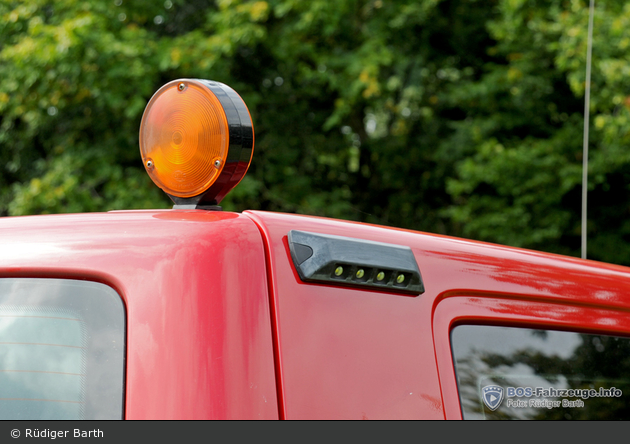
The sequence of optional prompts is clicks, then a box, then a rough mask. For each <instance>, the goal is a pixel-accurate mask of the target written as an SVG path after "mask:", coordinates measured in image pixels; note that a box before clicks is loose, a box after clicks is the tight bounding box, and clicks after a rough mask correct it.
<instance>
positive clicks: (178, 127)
mask: <svg viewBox="0 0 630 444" xmlns="http://www.w3.org/2000/svg"><path fill="white" fill-rule="evenodd" d="M253 148H254V132H253V126H252V121H251V117H250V114H249V111H248V109H247V106H246V105H245V102H243V99H241V97H240V96H239V95H238V94H237V93H236V92H235V91H234V90H233V89H232V88H230V87H228V86H227V85H224V84H222V83H219V82H213V81H208V80H193V79H181V80H175V81H172V82H170V83H167V84H166V85H164V86H163V87H162V88H160V89H159V90H158V91H157V92H156V93H155V95H154V96H153V97H152V98H151V100H150V101H149V104H148V105H147V107H146V109H145V111H144V115H143V116H142V123H141V125H140V153H141V155H142V161H143V163H144V166H145V168H146V170H147V173H148V174H149V176H150V177H151V179H152V180H153V182H155V184H156V185H157V186H159V187H160V188H162V189H163V190H164V191H165V192H166V193H167V194H168V195H169V196H170V197H171V199H173V201H174V202H175V203H176V204H199V205H202V204H209V205H213V204H217V203H218V202H220V200H221V199H222V198H223V197H224V196H225V194H227V192H228V191H230V190H231V189H232V188H233V187H234V186H236V185H237V184H238V182H240V180H241V179H242V178H243V176H244V175H245V172H246V171H247V168H248V167H249V164H250V162H251V157H252V153H253Z"/></svg>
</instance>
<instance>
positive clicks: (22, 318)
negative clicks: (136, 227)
mask: <svg viewBox="0 0 630 444" xmlns="http://www.w3.org/2000/svg"><path fill="white" fill-rule="evenodd" d="M124 339H125V311H124V306H123V303H122V300H121V298H120V296H119V295H118V293H116V292H115V291H114V290H113V289H112V288H110V287H108V286H106V285H103V284H99V283H96V282H89V281H76V280H64V279H18V278H16V279H0V419H121V418H122V417H123V387H124V352H125V350H124V345H125V343H124Z"/></svg>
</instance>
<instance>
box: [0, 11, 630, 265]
mask: <svg viewBox="0 0 630 444" xmlns="http://www.w3.org/2000/svg"><path fill="white" fill-rule="evenodd" d="M0 19H1V20H2V23H3V26H2V27H0V167H1V168H2V169H3V170H2V174H0V214H1V215H19V214H35V213H51V212H75V211H77V212H78V211H102V210H110V209H122V208H150V207H153V208H156V207H158V208H166V207H168V206H169V205H170V202H169V201H168V199H167V198H166V197H165V196H164V195H163V193H162V192H161V191H160V190H159V189H157V188H156V187H155V186H154V185H153V184H152V183H151V182H150V179H149V178H148V176H147V175H146V174H145V173H144V170H143V167H142V165H141V162H140V156H139V150H138V137H137V134H138V129H139V123H140V118H141V116H142V112H143V109H144V106H145V104H146V103H147V102H148V100H149V98H150V97H151V95H152V94H153V92H154V91H156V90H157V89H158V88H159V87H160V86H161V85H163V84H164V83H166V82H168V81H170V80H172V79H175V78H181V77H191V78H195V77H196V78H208V79H213V80H218V81H221V82H224V83H227V84H229V85H230V86H232V87H233V88H235V89H236V90H237V91H238V92H239V93H240V94H241V95H242V96H243V98H244V100H245V101H246V103H247V104H248V106H249V107H250V111H251V113H252V117H253V120H254V126H255V132H256V135H255V137H256V146H255V152H254V161H253V163H252V166H251V168H250V172H249V173H248V175H247V176H246V177H245V179H244V180H243V181H242V182H241V184H239V186H238V187H236V189H235V190H234V191H233V192H232V193H231V194H229V195H228V196H227V197H226V198H225V200H224V201H223V202H222V205H223V206H224V208H226V209H228V210H236V211H240V210H244V209H247V208H252V209H264V210H272V211H286V212H301V213H308V214H316V215H323V216H329V217H338V218H344V219H353V220H360V221H366V222H373V223H380V224H386V225H394V226H400V227H405V228H412V229H418V230H426V231H432V232H439V233H447V234H454V235H460V236H467V237H471V238H476V239H482V240H488V241H493V242H500V243H505V244H509V245H517V246H523V247H529V248H537V249H544V250H548V251H556V252H562V253H568V254H576V253H577V251H578V248H579V245H578V242H579V229H580V220H579V211H580V183H581V162H582V159H581V156H582V154H581V147H582V113H583V94H584V79H585V77H584V71H585V55H586V29H587V27H586V24H587V21H588V9H587V5H586V2H585V1H584V0H490V1H487V0H486V1H481V0H421V1H420V0H397V1H381V0H337V1H334V2H332V1H328V0H312V1H298V0H268V1H245V0H217V1H211V0H166V1H164V2H161V1H160V2H131V1H126V0H108V1H102V0H85V1H82V2H74V1H69V0H23V1H19V2H18V1H5V2H3V3H2V4H0ZM629 25H630V6H627V5H623V4H622V3H618V2H613V1H612V0H598V2H597V11H596V17H595V42H594V58H593V60H594V63H593V82H592V87H593V93H592V102H591V103H592V107H591V108H592V109H591V112H592V123H593V125H592V132H591V145H590V146H591V166H590V189H591V201H590V202H591V203H590V207H589V218H590V219H589V236H590V244H589V251H590V256H592V257H593V258H597V259H601V260H607V261H612V262H618V263H625V264H630V247H628V246H627V241H628V240H629V239H630V223H627V222H626V220H627V219H628V217H627V215H628V211H629V209H630V208H629V204H630V188H629V187H628V183H629V182H628V179H630V151H628V150H626V149H624V148H625V147H626V146H627V144H628V142H629V138H630V115H629V114H628V113H629V108H630V96H629V95H628V94H629V93H628V91H629V90H630V88H629V87H630V76H629V74H630V65H629V64H628V62H627V60H628V59H629V57H628V56H629V55H630V54H629V52H630V33H629V31H628V29H630V26H629Z"/></svg>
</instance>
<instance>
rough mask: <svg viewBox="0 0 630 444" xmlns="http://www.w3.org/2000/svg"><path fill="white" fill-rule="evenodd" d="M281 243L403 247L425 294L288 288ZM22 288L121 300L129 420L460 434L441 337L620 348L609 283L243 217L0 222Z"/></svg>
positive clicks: (536, 264)
mask: <svg viewBox="0 0 630 444" xmlns="http://www.w3.org/2000/svg"><path fill="white" fill-rule="evenodd" d="M291 229H299V230H303V231H311V232H315V233H324V234H332V235H339V236H347V237H352V238H359V239H365V240H371V241H378V242H387V243H391V244H397V245H405V246H409V247H411V249H412V251H413V253H414V255H415V258H416V260H417V262H418V265H419V268H420V271H421V274H422V277H423V280H424V286H425V288H426V291H425V293H424V294H422V295H420V296H404V295H400V294H394V293H390V292H385V291H376V290H369V289H353V288H348V287H345V288H343V287H336V286H334V285H328V284H312V283H311V284H306V283H303V282H302V281H301V280H300V279H299V277H298V275H297V273H296V271H295V269H294V267H293V264H292V261H291V259H290V254H289V249H288V244H287V233H288V232H289V230H291ZM20 276H29V277H37V276H41V277H63V278H76V279H89V280H95V281H98V282H103V283H105V284H108V285H110V286H112V287H113V288H114V289H116V290H117V291H118V293H119V294H120V295H121V296H122V298H123V300H124V302H125V305H126V309H127V361H126V377H127V381H126V404H125V405H126V417H127V418H129V419H149V418H151V419H164V418H172V419H197V418H217V419H218V418H261V419H272V418H278V417H280V418H286V419H362V418H363V419H403V418H407V419H441V418H448V419H451V418H461V412H460V408H459V398H458V395H457V385H456V379H455V374H454V370H453V362H452V357H451V349H450V342H449V336H450V331H451V329H452V328H453V326H455V325H458V324H466V323H473V324H474V323H483V324H493V325H512V326H519V325H520V326H525V327H538V328H540V327H542V326H544V327H545V328H555V329H563V330H572V331H582V332H600V333H609V334H610V333H612V334H618V335H625V336H630V322H629V321H628V320H627V318H628V316H627V315H628V312H629V311H630V272H629V270H628V269H627V268H625V267H617V266H613V265H607V264H601V263H596V262H591V261H582V260H580V259H572V258H566V257H561V256H554V255H548V254H544V253H538V252H533V251H525V250H518V249H513V248H507V247H501V246H497V245H491V244H484V243H478V242H470V241H465V240H460V239H453V238H448V237H444V236H436V235H429V234H422V233H417V232H411V231H406V230H397V229H388V228H384V227H377V226H371V225H366V224H358V223H349V222H342V221H335V220H330V219H323V218H313V217H305V216H297V215H285V214H274V213H264V212H257V211H251V212H245V213H244V214H242V215H238V214H233V213H223V212H206V211H200V210H184V211H144V212H143V211H135V212H113V213H106V214H85V215H60V216H36V217H23V218H4V219H0V277H20ZM274 367H275V368H274ZM277 395H278V396H277Z"/></svg>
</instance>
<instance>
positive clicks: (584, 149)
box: [582, 0, 595, 259]
mask: <svg viewBox="0 0 630 444" xmlns="http://www.w3.org/2000/svg"><path fill="white" fill-rule="evenodd" d="M594 13H595V0H591V4H590V7H589V11H588V41H587V49H586V89H585V91H584V96H585V97H584V143H583V147H582V259H586V194H587V191H588V127H589V117H590V109H589V108H590V103H591V58H592V53H593V15H595V14H594Z"/></svg>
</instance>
